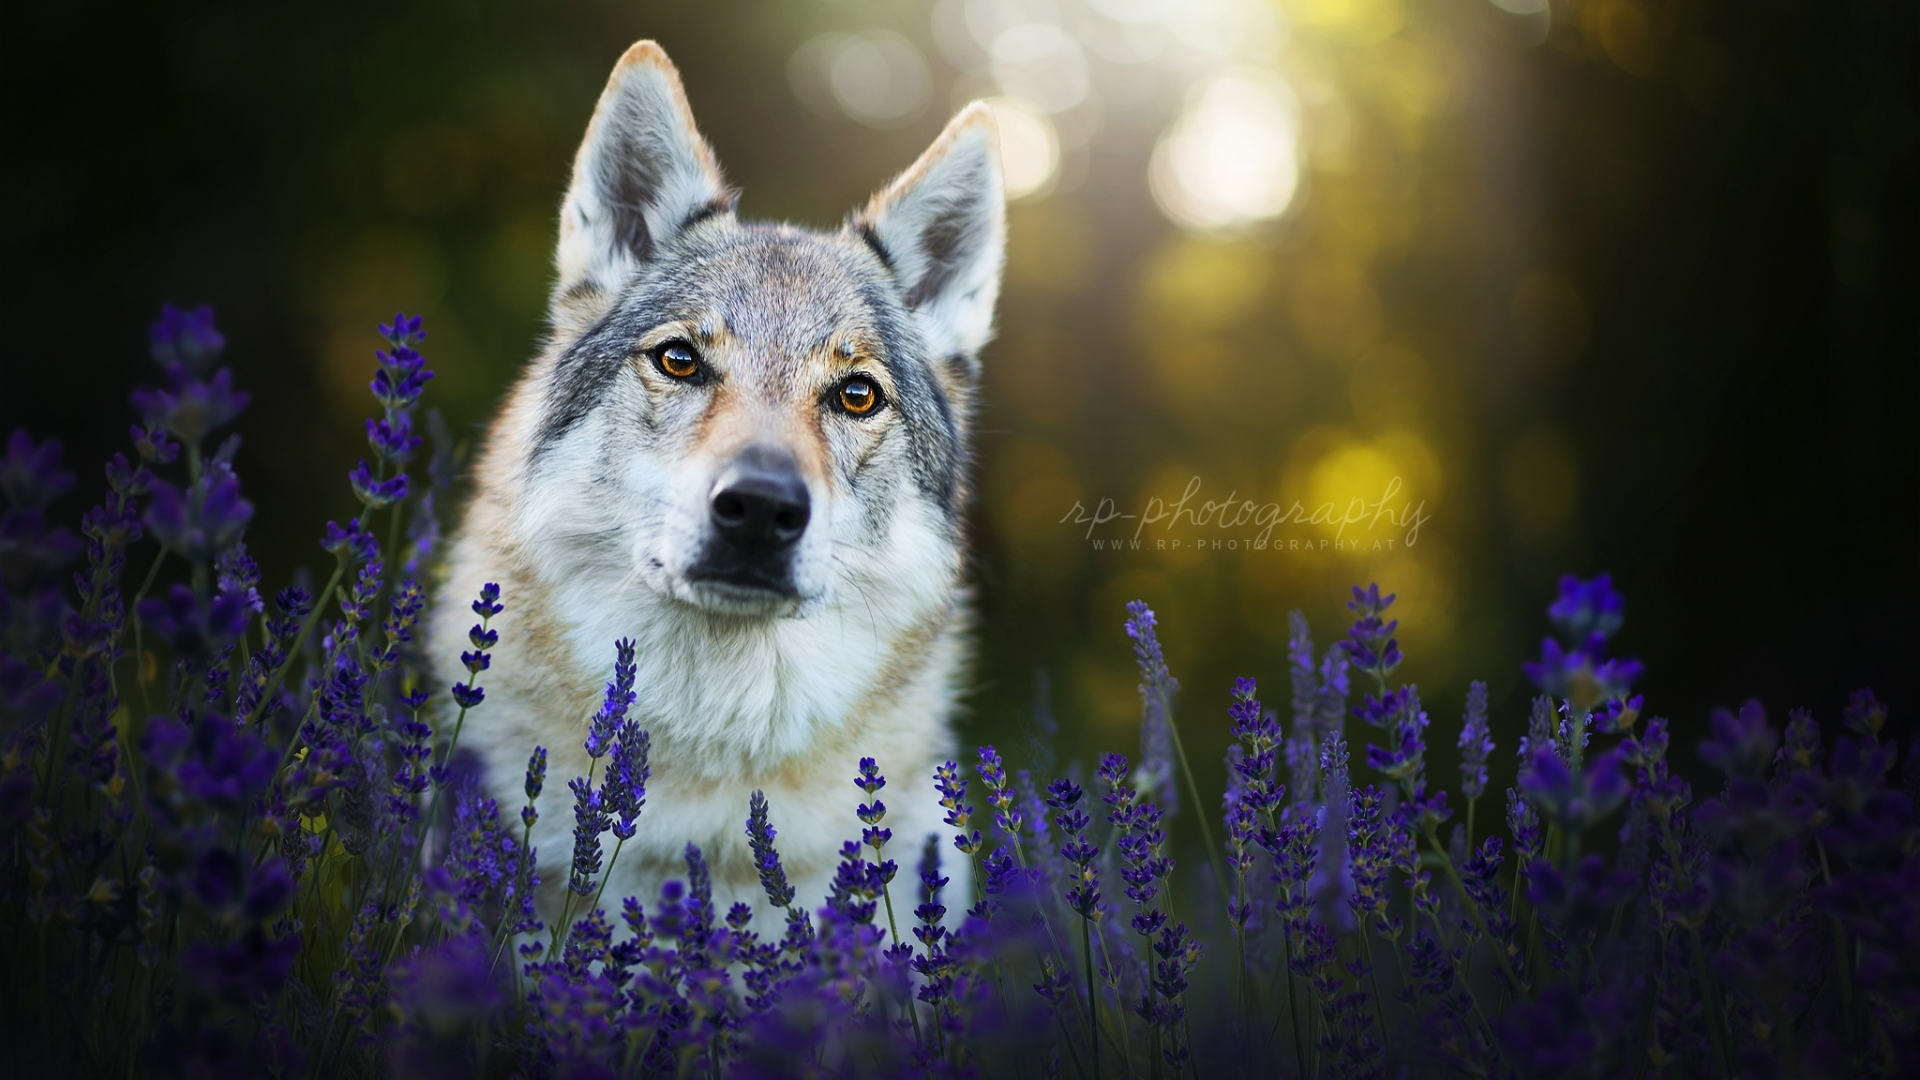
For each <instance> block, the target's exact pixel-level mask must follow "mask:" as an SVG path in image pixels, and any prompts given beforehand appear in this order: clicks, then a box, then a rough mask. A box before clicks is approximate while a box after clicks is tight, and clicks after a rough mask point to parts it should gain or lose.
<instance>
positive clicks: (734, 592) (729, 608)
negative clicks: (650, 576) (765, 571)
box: [673, 572, 803, 619]
mask: <svg viewBox="0 0 1920 1080" xmlns="http://www.w3.org/2000/svg"><path fill="white" fill-rule="evenodd" d="M676 585H677V587H676V588H674V589H673V595H674V598H675V599H677V600H679V601H681V602H682V603H685V604H688V605H689V606H692V607H696V608H699V609H700V610H702V611H708V612H712V613H713V614H716V615H733V616H738V617H741V618H763V619H772V618H779V617H781V616H785V615H792V614H795V613H796V612H798V611H799V610H800V605H801V603H802V601H803V598H802V597H801V595H800V593H799V590H797V589H795V588H794V587H793V584H792V583H791V582H782V581H774V580H770V579H767V578H765V577H762V576H760V575H757V574H742V573H729V574H720V573H712V572H707V573H700V574H693V575H688V576H687V577H685V578H682V579H681V580H680V581H679V582H677V583H676Z"/></svg>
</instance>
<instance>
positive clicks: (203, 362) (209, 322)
mask: <svg viewBox="0 0 1920 1080" xmlns="http://www.w3.org/2000/svg"><path fill="white" fill-rule="evenodd" d="M147 336H148V340H149V341H150V342H151V343H152V345H153V359H154V361H155V362H156V363H158V364H159V365H160V366H161V367H171V366H173V365H176V364H177V365H179V366H181V367H184V368H186V369H187V370H188V371H190V372H196V373H197V372H200V371H204V370H206V369H207V368H208V367H209V366H211V365H212V363H213V362H214V361H215V360H217V359H219V356H220V353H221V351H222V350H223V349H225V348H226V347H227V339H226V338H224V337H222V336H220V331H219V330H217V329H215V328H214V325H213V308H212V307H210V306H209V305H206V304H202V305H200V306H199V307H197V308H194V309H193V310H192V311H184V310H182V309H180V308H177V307H174V306H173V305H172V304H163V305H161V307H160V318H159V320H158V321H157V322H155V323H154V324H153V325H152V326H150V327H149V328H148V330H147Z"/></svg>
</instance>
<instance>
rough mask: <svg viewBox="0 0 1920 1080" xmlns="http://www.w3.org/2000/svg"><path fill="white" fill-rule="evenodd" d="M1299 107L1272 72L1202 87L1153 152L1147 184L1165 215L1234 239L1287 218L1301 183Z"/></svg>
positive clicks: (1245, 73)
mask: <svg viewBox="0 0 1920 1080" xmlns="http://www.w3.org/2000/svg"><path fill="white" fill-rule="evenodd" d="M1299 136H1300V130H1299V108H1298V105H1297V103H1296V102H1295V100H1294V97H1293V93H1292V91H1291V90H1289V89H1288V88H1287V86H1286V84H1285V83H1284V82H1282V81H1281V80H1280V79H1279V78H1278V77H1277V76H1275V75H1272V74H1271V73H1268V72H1264V71H1259V70H1257V69H1238V70H1235V71H1232V72H1229V73H1227V74H1225V75H1221V76H1218V77H1216V78H1214V79H1212V80H1210V81H1208V82H1206V83H1204V84H1202V85H1200V86H1198V87H1196V88H1195V89H1194V91H1193V93H1192V94H1191V95H1190V96H1189V98H1188V101H1187V107H1186V110H1185V111H1184V112H1183V113H1182V114H1181V116H1180V118H1179V120H1177V121H1176V122H1175V123H1174V125H1173V127H1172V128H1171V129H1169V130H1168V132H1167V133H1166V135H1165V136H1163V137H1162V138H1161V140H1160V144H1159V145H1158V146H1157V147H1155V148H1154V152H1153V163H1152V166H1151V167H1150V170H1149V173H1148V180H1149V183H1150V186H1151V187H1152V189H1153V198H1154V201H1155V202H1156V203H1157V204H1158V205H1159V207H1160V210H1161V212H1163V213H1165V214H1166V215H1167V217H1168V218H1170V219H1172V220H1173V221H1174V222H1175V223H1176V224H1178V225H1181V226H1183V227H1185V228H1188V229H1192V230H1195V231H1200V232H1231V231H1235V230H1241V229H1245V228H1247V227H1248V226H1251V225H1254V224H1256V223H1258V222H1261V221H1265V220H1268V219H1271V218H1275V217H1278V216H1280V215H1281V214H1283V213H1285V212H1286V210H1287V207H1288V206H1289V205H1290V204H1291V203H1292V202H1293V197H1294V193H1295V191H1296V190H1297V189H1298V187H1299V183H1300V159H1299Z"/></svg>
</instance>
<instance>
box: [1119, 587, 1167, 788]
mask: <svg viewBox="0 0 1920 1080" xmlns="http://www.w3.org/2000/svg"><path fill="white" fill-rule="evenodd" d="M1126 631H1127V637H1128V638H1130V639H1132V641H1133V658H1134V663H1135V665H1136V666H1137V667H1138V668H1139V669H1140V703H1141V709H1142V716H1141V722H1140V768H1139V771H1138V773H1136V774H1135V783H1137V784H1138V785H1139V786H1140V789H1141V791H1143V792H1145V793H1146V794H1148V795H1149V796H1151V797H1153V798H1155V799H1158V800H1159V801H1160V805H1161V807H1162V808H1163V809H1164V810H1165V812H1166V813H1169V814H1177V813H1179V812H1180V792H1179V790H1178V788H1177V787H1176V785H1175V783H1174V778H1173V770H1174V760H1173V759H1174V734H1173V727H1172V725H1173V720H1172V718H1171V717H1169V716H1168V715H1167V711H1168V709H1170V708H1171V707H1172V703H1173V698H1174V695H1175V694H1177V693H1179V691H1180V681H1179V680H1178V679H1175V678H1174V677H1173V675H1172V673H1171V672H1169V671H1168V670H1167V661H1166V657H1165V656H1164V655H1163V654H1162V652H1161V649H1160V635H1159V631H1158V629H1157V628H1156V620H1155V618H1154V614H1153V609H1152V608H1150V607H1148V606H1147V605H1146V602H1145V601H1142V600H1135V601H1132V602H1130V603H1129V604H1127V621H1126Z"/></svg>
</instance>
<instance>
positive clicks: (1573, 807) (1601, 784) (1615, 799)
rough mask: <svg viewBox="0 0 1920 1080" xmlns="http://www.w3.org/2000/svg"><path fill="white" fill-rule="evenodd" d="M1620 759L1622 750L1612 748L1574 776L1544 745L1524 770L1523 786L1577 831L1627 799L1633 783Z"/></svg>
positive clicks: (1545, 808)
mask: <svg viewBox="0 0 1920 1080" xmlns="http://www.w3.org/2000/svg"><path fill="white" fill-rule="evenodd" d="M1621 763H1622V762H1621V754H1620V751H1619V750H1618V749H1615V750H1609V751H1607V752H1606V753H1604V754H1602V755H1600V756H1599V757H1597V758H1594V759H1593V760H1592V761H1591V762H1589V763H1588V764H1587V766H1586V768H1585V769H1584V770H1582V772H1581V774H1580V775H1579V776H1575V775H1573V773H1572V772H1570V771H1569V770H1568V769H1567V766H1566V764H1565V763H1564V762H1562V761H1561V760H1560V756H1559V755H1558V754H1556V753H1554V751H1553V749H1552V748H1551V747H1545V746H1543V747H1540V748H1539V749H1537V750H1535V751H1534V752H1533V757H1532V759H1531V760H1529V761H1528V762H1527V765H1526V767H1525V768H1524V769H1523V770H1522V771H1521V773H1520V789H1521V790H1522V791H1524V792H1526V793H1527V797H1528V798H1530V799H1532V800H1533V802H1534V805H1536V806H1538V807H1539V808H1540V811H1541V813H1543V814H1545V815H1546V816H1547V817H1548V818H1550V819H1552V820H1553V821H1555V822H1557V823H1559V825H1560V827H1561V828H1562V829H1565V830H1567V831H1570V832H1578V831H1580V830H1582V829H1585V828H1587V827H1588V826H1589V825H1592V824H1593V823H1595V822H1597V821H1599V820H1600V819H1601V818H1604V817H1606V816H1607V815H1608V814H1610V813H1612V812H1613V811H1614V810H1615V809H1617V808H1618V807H1619V805H1620V804H1621V803H1622V802H1624V801H1625V800H1626V797H1627V794H1628V792H1629V791H1630V790H1631V785H1630V784H1629V783H1628V782H1627V777H1626V774H1625V773H1624V772H1623V771H1622V769H1621Z"/></svg>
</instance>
